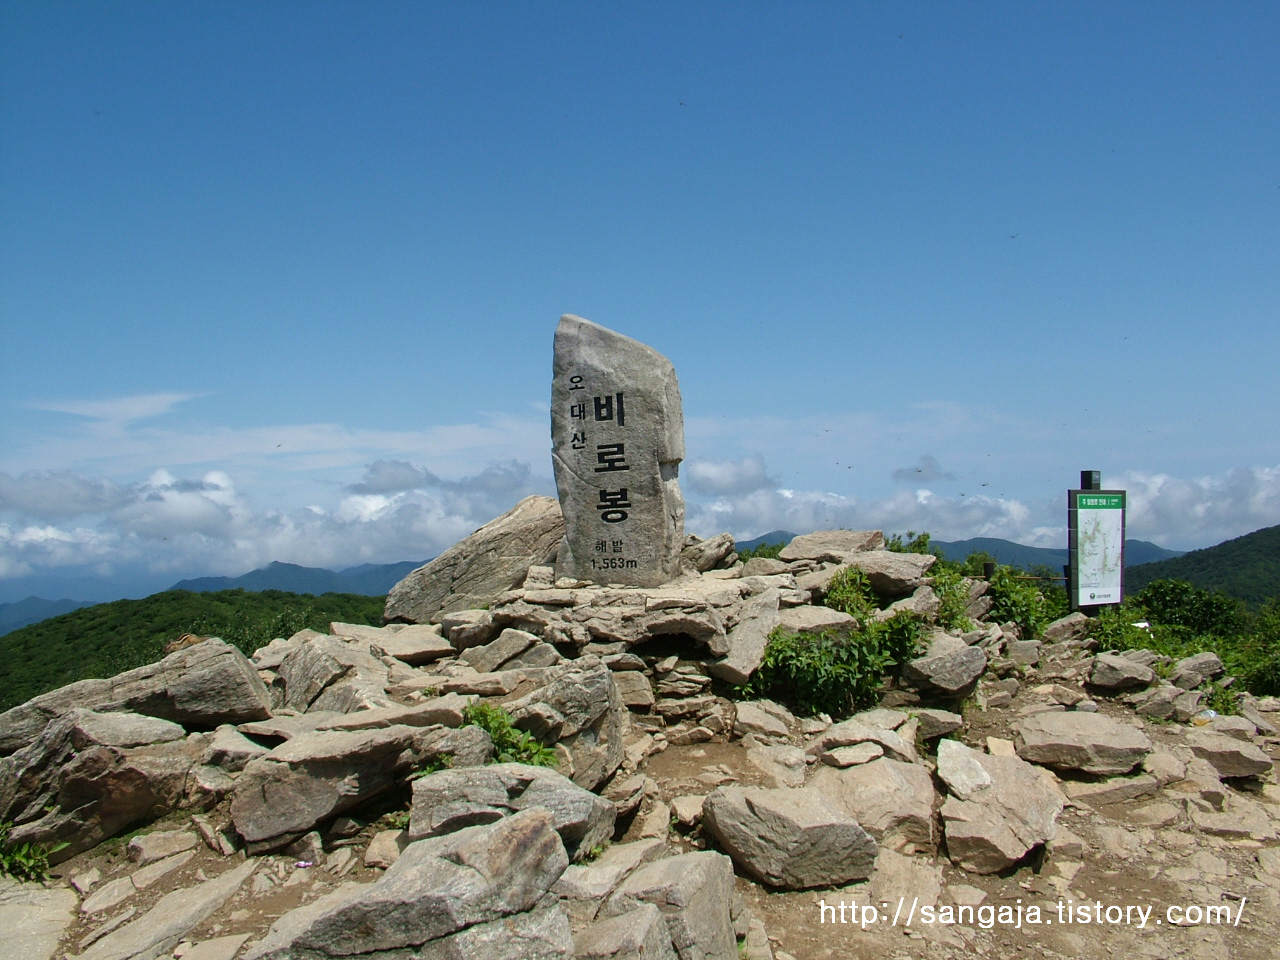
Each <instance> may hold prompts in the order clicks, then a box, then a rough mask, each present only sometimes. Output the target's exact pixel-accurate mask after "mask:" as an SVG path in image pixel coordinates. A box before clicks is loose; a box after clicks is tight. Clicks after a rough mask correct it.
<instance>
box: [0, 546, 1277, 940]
mask: <svg viewBox="0 0 1280 960" xmlns="http://www.w3.org/2000/svg"><path fill="white" fill-rule="evenodd" d="M850 536H852V535H850ZM861 536H864V538H865V536H866V535H861ZM801 539H804V538H801ZM709 544H712V541H705V542H699V543H696V544H691V548H692V549H691V551H690V552H689V554H688V559H689V561H690V564H691V568H692V569H691V570H690V573H689V575H688V576H687V577H685V578H684V579H682V580H681V581H678V582H677V583H675V584H672V585H668V586H667V587H663V588H652V589H648V590H643V591H640V590H631V589H627V590H622V589H607V588H599V587H591V586H588V585H585V584H580V583H575V584H571V583H567V582H563V581H562V582H559V583H557V582H555V581H554V579H553V578H552V575H551V574H550V571H549V570H546V569H545V568H540V567H538V566H537V565H536V564H534V565H533V566H532V567H529V564H528V561H526V570H527V575H526V577H525V579H524V583H523V586H522V587H521V588H519V589H517V590H515V591H506V592H498V593H495V594H494V595H493V598H492V599H493V602H492V603H490V604H489V607H488V609H478V608H473V609H471V610H469V611H466V612H457V613H453V614H449V615H442V616H440V617H438V618H437V619H438V620H439V621H440V622H439V623H438V624H434V625H430V624H422V625H400V624H396V625H389V626H388V627H386V628H383V629H382V630H375V629H373V628H360V627H354V626H351V625H344V624H335V625H334V626H333V629H332V631H331V633H330V634H328V635H322V634H317V633H313V632H311V631H304V632H303V633H302V634H299V635H297V636H295V637H293V638H289V639H285V640H281V641H278V642H277V643H276V644H273V645H271V646H270V647H267V648H264V649H263V650H261V651H259V652H258V654H257V655H256V656H255V657H254V659H253V662H252V663H250V662H249V661H245V660H244V658H243V657H239V655H238V653H236V652H235V651H233V650H232V649H231V648H229V647H226V646H225V645H224V644H221V643H220V642H218V641H216V640H210V641H205V642H204V643H201V644H197V645H195V646H192V647H189V648H186V649H183V650H179V651H177V652H175V653H173V654H171V655H170V656H169V657H167V658H166V659H165V660H164V661H162V662H161V663H160V664H158V665H153V667H151V668H143V669H142V670H141V671H133V672H131V674H126V675H122V676H121V677H117V678H113V679H112V680H110V681H88V682H86V684H87V685H74V686H73V688H64V690H63V691H55V692H54V693H53V694H48V695H46V696H45V697H44V698H37V700H36V701H32V702H31V703H29V704H25V705H23V706H22V707H19V708H16V709H15V710H14V711H10V712H9V713H8V714H4V715H2V716H0V753H4V754H6V756H4V757H3V758H0V819H8V820H13V821H15V822H16V823H18V824H19V828H18V832H17V833H16V835H17V836H18V837H19V838H21V837H24V836H25V837H28V838H32V839H40V838H44V839H64V840H67V841H68V842H69V843H70V844H71V846H70V847H68V848H67V851H65V853H69V854H71V855H70V856H69V857H68V858H66V859H63V860H62V862H60V863H57V864H56V865H55V866H54V867H53V869H52V871H51V872H52V879H50V880H49V881H48V882H47V883H46V884H44V885H34V884H25V885H19V884H16V883H14V882H11V881H4V882H3V883H0V929H4V930H6V931H9V932H8V934H7V935H6V938H7V946H6V947H5V948H4V949H3V950H0V953H3V954H4V955H6V956H14V957H23V958H30V960H45V958H50V960H52V958H55V957H59V958H60V957H64V956H66V957H85V958H87V960H126V958H140V957H149V958H155V957H182V958H184V960H258V958H284V957H298V958H318V957H327V956H366V957H384V958H391V957H395V958H397V960H400V958H408V957H474V958H485V960H488V958H501V957H508V956H511V957H517V956H518V957H522V958H526V960H528V958H537V957H561V958H567V957H622V958H626V957H675V956H679V957H681V958H722V960H732V958H734V957H748V958H756V960H760V958H765V957H770V958H776V960H785V958H786V957H787V956H791V957H793V958H797V960H810V958H813V960H820V958H826V957H832V958H835V957H840V958H859V957H868V958H870V957H876V958H895V957H901V958H950V957H955V958H959V957H962V956H970V955H973V954H977V955H979V956H987V957H998V958H1003V957H1024V956H1032V955H1036V956H1042V957H1057V956H1061V957H1087V958H1104V957H1115V956H1129V957H1153V958H1154V957H1179V956H1188V957H1196V958H1201V957H1207V958H1218V957H1221V958H1228V957H1236V958H1256V957H1267V956H1274V955H1276V948H1275V944H1276V943H1277V942H1280V909H1278V907H1280V787H1278V786H1277V784H1276V779H1275V776H1276V775H1275V769H1274V759H1275V758H1276V757H1277V756H1278V754H1277V750H1280V739H1277V735H1276V730H1275V727H1276V726H1278V725H1280V723H1277V722H1276V721H1277V720H1278V719H1280V703H1278V702H1276V701H1275V700H1261V701H1258V700H1252V699H1246V700H1245V701H1243V703H1242V710H1241V712H1242V714H1243V715H1242V716H1233V717H1222V718H1216V719H1209V718H1207V717H1206V716H1205V715H1204V714H1203V712H1202V710H1201V709H1200V708H1201V703H1200V700H1201V699H1202V697H1203V695H1204V692H1205V690H1206V689H1208V686H1209V685H1211V684H1213V683H1215V682H1221V678H1220V676H1218V674H1219V673H1220V669H1221V665H1220V664H1215V663H1213V662H1211V661H1209V660H1207V659H1198V660H1189V661H1185V662H1182V663H1180V664H1166V663H1161V662H1160V661H1159V659H1158V658H1156V657H1155V656H1154V655H1152V654H1147V653H1144V652H1142V651H1138V652H1134V653H1130V654H1126V655H1125V656H1116V655H1111V654H1107V653H1105V652H1103V651H1098V650H1094V649H1091V648H1090V643H1089V641H1088V640H1087V638H1086V637H1085V636H1084V631H1083V624H1082V622H1081V620H1080V618H1079V617H1073V618H1068V619H1067V620H1064V621H1062V622H1059V623H1058V624H1055V625H1053V626H1052V627H1051V628H1050V629H1049V630H1048V631H1046V634H1045V636H1042V637H1036V638H1023V637H1021V636H1020V635H1019V634H1018V632H1017V630H1016V629H1015V628H1013V627H1011V626H1009V625H1000V624H990V623H985V622H983V621H982V619H981V618H982V616H983V615H984V614H985V610H984V609H983V607H984V604H983V603H982V588H981V585H980V584H974V585H973V587H972V595H973V605H972V612H973V614H974V615H975V618H976V619H977V622H978V626H977V628H976V629H974V630H970V631H967V632H961V631H954V632H952V633H946V632H944V631H937V632H936V633H934V634H932V635H931V636H930V637H929V642H928V648H927V650H926V651H925V652H924V654H923V655H922V656H921V657H920V658H919V659H918V660H917V661H916V662H915V663H913V665H912V667H911V669H910V670H908V671H907V677H908V681H907V682H906V683H904V684H902V685H900V686H897V687H895V688H893V689H889V690H886V692H885V696H884V698H883V702H882V705H881V706H880V707H877V708H876V709H874V710H869V711H865V712H864V713H862V714H859V715H857V716H855V717H853V718H851V719H849V720H845V721H842V722H840V723H834V724H833V723H831V722H829V721H828V720H827V719H826V718H797V717H794V716H792V715H791V714H790V713H788V712H787V711H786V710H785V709H784V708H782V707H780V706H778V705H777V704H774V703H770V702H767V701H760V702H735V701H732V700H730V699H727V698H726V697H725V696H724V695H723V694H725V693H726V692H728V691H727V688H726V687H725V686H724V685H723V684H724V683H725V678H726V677H728V676H732V675H734V673H735V671H736V672H746V673H749V672H750V671H751V670H753V669H754V666H753V664H757V665H758V662H759V660H758V657H759V654H760V652H761V651H762V650H763V644H762V642H761V638H762V637H764V636H767V634H768V631H769V630H770V629H772V626H773V625H775V624H776V623H779V622H782V623H788V624H792V625H797V624H798V625H802V626H809V627H812V626H814V625H815V624H823V623H827V622H829V621H839V619H840V618H839V617H835V616H833V615H832V613H831V611H825V612H824V608H822V607H820V606H816V605H814V604H813V603H812V601H814V600H816V599H819V598H820V596H821V593H822V590H823V589H824V587H823V583H824V578H825V581H826V582H829V580H830V577H831V576H832V575H833V573H834V571H836V570H838V569H840V568H841V567H842V566H845V565H848V564H851V563H853V564H866V569H868V570H875V571H877V573H876V577H877V580H876V582H877V583H878V584H879V586H878V587H877V589H878V590H880V591H882V594H883V596H884V599H885V601H886V602H888V601H889V600H894V601H895V602H897V603H898V604H900V605H910V606H911V608H912V609H917V610H922V611H924V612H926V613H927V611H928V609H929V605H930V598H929V593H930V592H931V591H929V583H928V578H927V564H926V563H924V561H921V560H918V559H914V558H913V559H908V560H906V561H902V560H901V555H886V554H885V551H883V550H881V549H879V544H878V543H877V542H876V541H875V539H874V538H873V537H872V538H869V539H864V540H862V541H860V542H858V543H856V544H854V543H851V542H850V541H848V540H847V539H845V540H843V541H838V542H837V543H836V545H835V546H832V544H831V543H826V544H825V545H823V546H815V545H814V544H813V543H812V542H810V543H808V545H807V546H806V544H804V543H800V544H799V545H798V546H797V545H793V546H794V548H795V549H793V550H792V554H791V558H790V559H785V558H786V557H787V555H786V554H784V559H783V560H781V561H776V562H772V563H776V564H777V565H776V566H774V565H772V563H766V564H760V563H755V562H754V561H753V563H754V564H755V565H754V566H753V567H746V568H744V567H743V566H742V565H741V564H737V563H735V561H734V558H733V556H732V553H731V546H732V544H731V542H730V543H729V544H728V549H722V547H723V544H721V545H718V546H711V547H709V546H708V545H709ZM796 554H800V555H799V556H797V555H796ZM535 559H537V558H535ZM922 564H923V566H922ZM697 568H701V569H700V570H698V569H697ZM695 570H697V572H694V571H695ZM419 579H422V578H419ZM468 589H469V590H471V591H472V593H473V594H474V593H475V589H476V588H474V587H468ZM424 619H426V618H424ZM481 699H483V700H486V701H488V702H492V703H501V704H503V705H504V706H505V708H506V709H507V710H508V711H509V712H510V714H511V716H513V717H514V718H515V719H516V723H517V726H519V727H520V728H522V729H524V730H526V731H529V732H530V733H531V734H533V735H536V737H537V738H538V739H539V740H540V741H541V742H543V743H545V744H554V745H555V751H556V755H557V759H558V767H557V769H558V770H559V772H558V773H556V772H548V771H546V770H545V769H543V768H532V767H528V766H525V765H522V764H510V763H507V764H498V765H492V764H491V765H488V766H480V765H478V764H482V763H483V762H484V761H485V760H486V759H488V758H489V757H490V755H491V753H492V752H493V749H494V747H493V742H492V740H491V738H490V737H489V736H488V735H487V734H484V733H483V732H482V731H480V729H479V728H478V727H475V726H467V725H464V724H463V709H464V708H465V706H466V705H467V704H469V703H473V702H476V701H477V700H481ZM1206 720H1208V722H1204V721H1206ZM424 768H425V769H429V770H430V769H434V770H437V771H438V772H434V773H430V774H428V775H426V776H418V777H414V776H413V774H414V772H415V771H421V770H422V769H424ZM137 821H142V823H143V825H142V826H141V827H138V826H136V822H137ZM126 830H127V831H129V832H122V831H126ZM23 831H25V833H24V832H23ZM1037 921H1038V922H1037Z"/></svg>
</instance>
